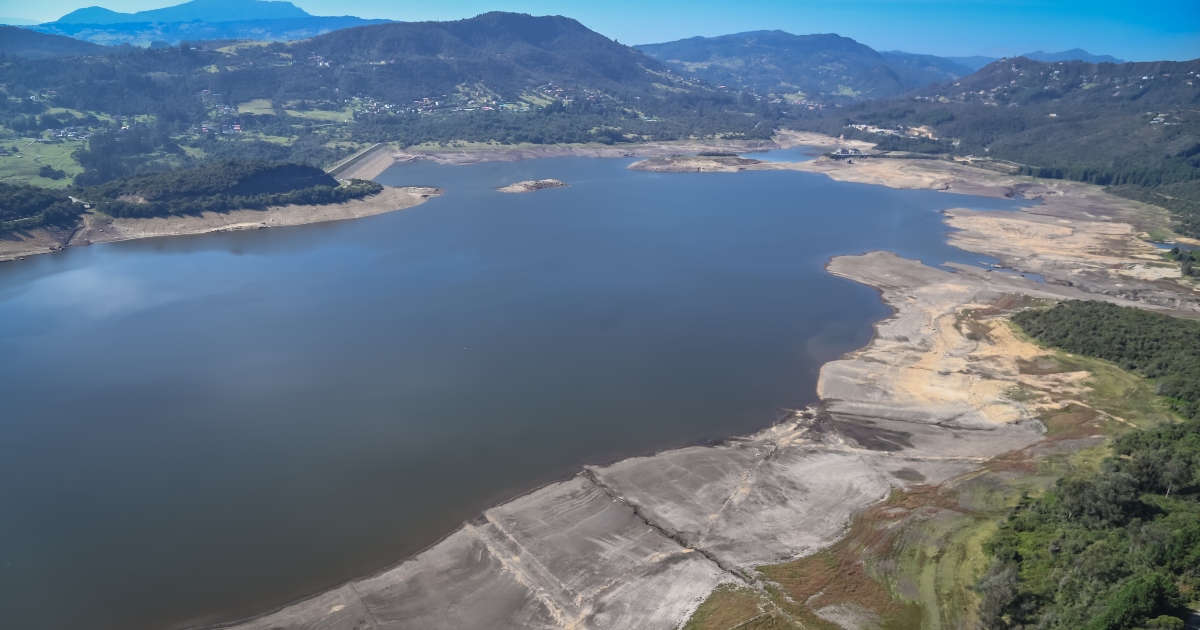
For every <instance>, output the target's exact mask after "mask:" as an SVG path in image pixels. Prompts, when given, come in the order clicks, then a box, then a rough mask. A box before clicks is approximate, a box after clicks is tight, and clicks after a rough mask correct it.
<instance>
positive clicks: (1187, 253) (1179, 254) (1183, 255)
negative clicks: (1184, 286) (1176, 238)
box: [1168, 247, 1200, 278]
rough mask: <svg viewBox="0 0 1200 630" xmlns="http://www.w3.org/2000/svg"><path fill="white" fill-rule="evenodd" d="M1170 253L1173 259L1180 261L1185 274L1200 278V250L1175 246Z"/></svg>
mask: <svg viewBox="0 0 1200 630" xmlns="http://www.w3.org/2000/svg"><path fill="white" fill-rule="evenodd" d="M1168 255H1169V256H1170V257H1171V260H1177V261H1179V266H1180V269H1181V271H1183V275H1185V276H1188V277H1191V278H1200V250H1197V249H1180V248H1178V247H1173V248H1171V251H1170V252H1169V253H1168Z"/></svg>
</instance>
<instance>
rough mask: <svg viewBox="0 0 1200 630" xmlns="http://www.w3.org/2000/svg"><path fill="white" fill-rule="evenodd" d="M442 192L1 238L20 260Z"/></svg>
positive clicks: (392, 191)
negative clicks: (65, 251)
mask: <svg viewBox="0 0 1200 630" xmlns="http://www.w3.org/2000/svg"><path fill="white" fill-rule="evenodd" d="M440 194H442V191H441V190H439V189H437V188H420V187H406V188H396V187H391V186H385V187H384V189H383V191H381V192H379V193H377V194H374V195H371V196H369V197H365V198H363V199H354V200H351V201H346V202H343V203H332V204H325V205H319V206H273V207H270V208H265V209H263V210H231V211H229V212H205V213H204V214H202V215H200V216H191V215H185V216H169V217H152V218H146V219H121V218H108V217H106V218H104V219H100V218H99V217H97V215H94V214H91V213H88V214H85V215H83V218H82V219H81V224H80V225H79V227H77V228H75V229H63V228H51V229H36V230H29V231H28V232H25V233H23V234H15V235H5V236H6V237H5V238H3V239H0V261H9V260H18V259H21V258H25V257H26V256H34V255H37V254H49V253H52V252H56V251H60V250H63V249H66V248H68V247H79V246H83V245H92V244H95V243H112V242H116V241H128V240H133V239H140V238H153V237H161V236H184V235H191V234H209V233H213V232H233V231H238V230H257V229H262V228H271V227H285V226H293V225H309V224H312V223H323V222H325V221H340V220H344V219H357V218H362V217H369V216H374V215H377V214H384V213H387V212H394V211H396V210H404V209H407V208H411V207H413V206H417V205H420V204H422V203H425V202H426V201H428V200H429V199H430V198H431V197H436V196H438V195H440Z"/></svg>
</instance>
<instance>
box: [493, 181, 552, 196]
mask: <svg viewBox="0 0 1200 630" xmlns="http://www.w3.org/2000/svg"><path fill="white" fill-rule="evenodd" d="M566 186H567V183H566V182H562V181H559V180H557V179H536V180H529V181H525V182H517V183H515V184H509V185H507V186H505V187H503V188H497V189H496V190H498V191H500V192H502V193H531V192H534V191H538V190H545V189H547V188H565V187H566Z"/></svg>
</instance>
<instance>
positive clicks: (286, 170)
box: [81, 160, 383, 217]
mask: <svg viewBox="0 0 1200 630" xmlns="http://www.w3.org/2000/svg"><path fill="white" fill-rule="evenodd" d="M382 189H383V187H382V186H380V185H379V184H376V183H375V182H368V181H363V180H352V181H351V182H350V183H349V184H346V185H339V184H338V182H337V180H335V179H333V177H331V176H329V175H328V174H327V173H325V172H324V171H322V170H321V169H318V168H314V167H311V166H304V165H300V164H281V163H275V162H264V161H252V160H225V161H221V162H215V163H212V164H206V165H202V166H199V167H196V168H192V169H179V170H173V171H167V172H162V173H145V174H140V175H134V176H132V177H125V178H122V179H118V180H114V181H111V182H108V183H105V184H101V185H99V186H94V187H92V188H88V189H86V190H84V191H83V193H81V194H82V196H83V197H84V198H85V199H86V200H88V201H90V202H93V203H95V204H96V209H97V210H98V211H100V212H103V213H105V214H108V215H110V216H115V217H152V216H165V215H170V214H199V213H201V212H210V211H211V212H226V211H229V210H239V209H248V208H266V207H269V206H281V205H289V204H301V205H309V204H326V203H340V202H343V201H349V200H351V199H359V198H362V197H366V196H369V195H373V194H375V193H378V192H379V191H380V190H382Z"/></svg>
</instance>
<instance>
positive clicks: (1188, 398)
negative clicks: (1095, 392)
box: [1013, 301, 1200, 419]
mask: <svg viewBox="0 0 1200 630" xmlns="http://www.w3.org/2000/svg"><path fill="white" fill-rule="evenodd" d="M1013 321H1014V322H1016V324H1017V325H1018V326H1020V327H1021V328H1022V329H1024V330H1025V331H1026V332H1027V333H1029V335H1030V336H1031V337H1033V338H1034V339H1037V340H1038V341H1041V342H1043V343H1045V344H1048V345H1051V346H1054V347H1056V348H1062V349H1063V350H1066V351H1067V352H1074V353H1078V354H1083V355H1087V356H1091V357H1097V358H1100V359H1105V360H1107V361H1112V362H1113V363H1116V364H1117V365H1119V366H1120V367H1121V368H1122V369H1125V370H1130V371H1133V372H1137V373H1138V374H1141V375H1142V376H1145V377H1146V378H1149V379H1152V380H1154V381H1155V384H1156V386H1157V391H1158V393H1159V394H1160V395H1162V396H1165V397H1166V398H1167V400H1168V401H1170V403H1171V406H1172V407H1173V408H1174V409H1175V411H1177V412H1178V413H1179V415H1181V416H1183V417H1184V418H1193V419H1200V321H1193V320H1184V319H1179V318H1176V317H1170V316H1168V315H1163V314H1161V313H1154V312H1150V311H1145V310H1142V309H1137V308H1128V307H1121V306H1116V305H1113V304H1108V303H1107V302H1074V301H1072V302H1063V303H1061V304H1059V305H1057V306H1055V307H1054V308H1050V309H1046V310H1028V311H1022V312H1020V313H1017V314H1016V315H1015V316H1014V317H1013Z"/></svg>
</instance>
